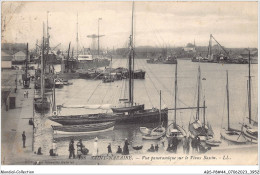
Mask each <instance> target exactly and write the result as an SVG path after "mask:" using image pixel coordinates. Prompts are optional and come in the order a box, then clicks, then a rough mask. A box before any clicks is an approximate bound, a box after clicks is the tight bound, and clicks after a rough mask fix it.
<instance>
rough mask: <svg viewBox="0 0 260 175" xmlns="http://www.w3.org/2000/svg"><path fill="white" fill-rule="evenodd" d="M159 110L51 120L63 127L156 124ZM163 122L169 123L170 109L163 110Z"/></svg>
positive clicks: (51, 117) (52, 117) (59, 117)
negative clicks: (104, 124)
mask: <svg viewBox="0 0 260 175" xmlns="http://www.w3.org/2000/svg"><path fill="white" fill-rule="evenodd" d="M159 115H160V114H159V110H158V109H150V110H143V111H137V112H135V113H134V114H125V113H120V114H114V113H110V114H109V113H100V114H86V115H69V116H56V115H53V116H50V117H49V119H50V120H52V121H55V122H57V123H60V124H62V125H79V124H91V123H103V122H111V121H115V122H116V124H134V123H140V124H144V123H155V122H159V121H160V118H159ZM162 121H163V122H165V123H167V121H168V109H163V110H162Z"/></svg>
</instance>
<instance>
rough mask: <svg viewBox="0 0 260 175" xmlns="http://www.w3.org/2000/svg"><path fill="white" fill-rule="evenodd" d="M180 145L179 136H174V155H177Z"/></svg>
mask: <svg viewBox="0 0 260 175" xmlns="http://www.w3.org/2000/svg"><path fill="white" fill-rule="evenodd" d="M178 143H179V140H178V139H177V135H176V134H174V136H173V138H172V147H173V152H174V153H177V148H178Z"/></svg>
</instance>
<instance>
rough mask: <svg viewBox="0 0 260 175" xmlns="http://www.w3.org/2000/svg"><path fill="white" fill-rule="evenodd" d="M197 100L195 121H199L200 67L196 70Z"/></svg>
mask: <svg viewBox="0 0 260 175" xmlns="http://www.w3.org/2000/svg"><path fill="white" fill-rule="evenodd" d="M198 74H199V76H198V100H197V116H196V119H197V120H199V119H200V66H199V69H198Z"/></svg>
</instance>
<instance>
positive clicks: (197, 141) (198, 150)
mask: <svg viewBox="0 0 260 175" xmlns="http://www.w3.org/2000/svg"><path fill="white" fill-rule="evenodd" d="M196 149H197V152H200V138H199V136H197V137H196Z"/></svg>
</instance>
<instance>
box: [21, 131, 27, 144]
mask: <svg viewBox="0 0 260 175" xmlns="http://www.w3.org/2000/svg"><path fill="white" fill-rule="evenodd" d="M22 140H23V147H24V148H25V140H26V135H25V131H23V134H22Z"/></svg>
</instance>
